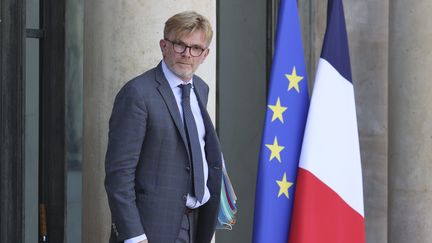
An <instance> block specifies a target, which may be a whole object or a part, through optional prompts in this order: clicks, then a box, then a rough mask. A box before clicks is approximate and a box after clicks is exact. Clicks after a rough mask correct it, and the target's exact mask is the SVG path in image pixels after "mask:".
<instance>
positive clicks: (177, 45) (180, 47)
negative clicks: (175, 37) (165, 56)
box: [165, 39, 205, 57]
mask: <svg viewBox="0 0 432 243" xmlns="http://www.w3.org/2000/svg"><path fill="white" fill-rule="evenodd" d="M165 40H166V41H168V42H170V43H171V44H172V45H173V49H174V51H175V52H177V53H179V54H182V53H183V52H185V51H186V49H187V48H189V54H190V55H191V56H193V57H199V56H201V54H202V53H203V52H204V50H205V49H204V48H202V47H200V46H188V45H186V44H185V43H182V42H175V41H172V40H168V39H165Z"/></svg>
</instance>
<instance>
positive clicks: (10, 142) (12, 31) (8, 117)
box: [0, 0, 24, 242]
mask: <svg viewBox="0 0 432 243" xmlns="http://www.w3.org/2000/svg"><path fill="white" fill-rule="evenodd" d="M0 9H1V17H2V19H1V21H2V22H1V24H0V42H1V46H0V52H1V53H0V56H1V67H0V74H1V84H0V140H1V144H0V242H22V238H23V220H22V218H23V215H22V209H23V197H22V193H23V188H22V171H23V168H22V165H23V156H24V155H23V131H24V130H23V127H24V126H23V124H24V122H23V114H24V112H23V104H24V100H23V73H24V71H23V66H22V63H23V51H24V13H23V9H24V8H23V1H22V0H2V1H1V7H0Z"/></svg>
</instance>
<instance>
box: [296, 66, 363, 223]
mask: <svg viewBox="0 0 432 243" xmlns="http://www.w3.org/2000/svg"><path fill="white" fill-rule="evenodd" d="M299 166H300V167H302V168H304V169H306V170H308V171H310V172H311V173H313V174H314V175H315V176H316V177H318V178H319V179H320V180H321V181H322V182H323V183H325V184H326V185H327V186H329V187H330V188H331V189H332V190H333V191H335V192H336V193H337V194H338V195H339V196H340V197H342V199H343V200H344V201H345V202H346V203H348V205H350V206H351V207H352V208H353V209H354V210H356V211H357V212H358V213H359V214H360V215H362V216H364V209H363V186H362V177H361V163H360V149H359V139H358V131H357V119H356V112H355V101H354V89H353V85H352V83H351V82H349V81H348V80H346V79H345V78H344V77H343V76H341V75H340V73H339V72H338V71H337V70H336V69H335V68H334V67H333V66H332V65H331V64H330V63H328V62H327V61H326V60H324V59H322V58H321V59H320V62H319V65H318V70H317V75H316V79H315V84H314V90H313V95H312V98H311V104H310V108H309V114H308V120H307V124H306V130H305V135H304V139H303V147H302V152H301V156H300V165H299Z"/></svg>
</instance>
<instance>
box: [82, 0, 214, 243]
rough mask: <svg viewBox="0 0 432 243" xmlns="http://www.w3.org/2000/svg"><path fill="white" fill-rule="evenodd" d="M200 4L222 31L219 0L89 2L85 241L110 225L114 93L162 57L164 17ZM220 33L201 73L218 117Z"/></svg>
mask: <svg viewBox="0 0 432 243" xmlns="http://www.w3.org/2000/svg"><path fill="white" fill-rule="evenodd" d="M184 10H196V11H198V12H200V13H202V14H203V15H205V16H207V17H208V18H209V19H210V20H211V21H212V24H213V28H214V30H215V31H216V25H215V23H216V1H215V0H187V1H170V0H138V1H129V0H106V1H97V0H88V1H85V6H84V87H83V89H84V90H83V94H84V97H83V98H84V101H83V106H84V112H83V113H84V115H83V116H84V131H83V133H84V134H83V215H82V218H83V224H82V227H83V228H82V234H83V242H84V243H99V242H100V243H102V242H103V243H105V242H107V241H108V237H109V230H110V222H111V221H110V211H109V209H108V203H107V199H106V194H105V189H104V186H103V180H104V176H105V173H104V158H105V152H106V147H107V135H108V119H109V116H110V114H111V109H112V104H113V101H114V97H115V95H116V93H117V92H118V90H119V89H120V87H121V86H122V85H123V84H124V83H125V82H126V81H128V80H130V79H131V78H133V77H135V76H137V75H139V74H141V73H142V72H144V71H146V70H148V69H149V68H152V67H154V66H156V65H157V64H158V62H159V61H160V59H161V53H160V48H159V40H160V39H161V38H163V27H164V22H165V21H166V19H168V18H169V17H170V16H172V15H173V14H175V13H177V12H180V11H184ZM215 43H216V36H214V39H213V42H212V45H211V47H210V49H211V52H210V55H209V57H208V59H207V60H206V62H205V63H204V64H203V65H202V66H201V67H200V70H199V72H198V74H199V75H200V76H201V77H203V78H204V79H205V80H206V81H207V83H208V84H209V86H210V89H211V94H210V97H209V104H208V107H209V112H210V114H211V115H212V117H213V119H214V114H215V92H216V90H215V87H216V83H215V82H216V77H215V71H216V49H215V47H216V44H215Z"/></svg>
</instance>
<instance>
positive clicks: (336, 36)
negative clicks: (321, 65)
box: [321, 0, 352, 82]
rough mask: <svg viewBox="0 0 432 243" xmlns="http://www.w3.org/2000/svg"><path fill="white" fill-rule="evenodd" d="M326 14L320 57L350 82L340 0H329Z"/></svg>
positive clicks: (347, 51) (349, 66)
mask: <svg viewBox="0 0 432 243" xmlns="http://www.w3.org/2000/svg"><path fill="white" fill-rule="evenodd" d="M327 16H328V17H327V30H326V34H325V36H324V44H323V49H322V52H321V58H323V59H325V60H326V61H328V62H329V63H330V64H331V65H332V66H333V67H334V68H335V69H336V70H337V71H338V72H339V73H340V74H341V75H342V76H343V77H344V78H345V79H347V80H348V81H350V82H352V78H351V65H350V58H349V49H348V38H347V32H346V27H345V16H344V11H343V4H342V0H329V2H328V9H327Z"/></svg>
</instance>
